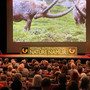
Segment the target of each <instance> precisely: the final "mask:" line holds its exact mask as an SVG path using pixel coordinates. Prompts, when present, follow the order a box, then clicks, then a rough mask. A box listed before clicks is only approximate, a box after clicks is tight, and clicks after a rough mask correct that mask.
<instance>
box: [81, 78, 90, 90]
mask: <svg viewBox="0 0 90 90" xmlns="http://www.w3.org/2000/svg"><path fill="white" fill-rule="evenodd" d="M89 83H90V80H89V78H88V77H87V76H84V77H83V78H82V79H81V85H80V87H81V88H82V89H87V88H88V86H89Z"/></svg>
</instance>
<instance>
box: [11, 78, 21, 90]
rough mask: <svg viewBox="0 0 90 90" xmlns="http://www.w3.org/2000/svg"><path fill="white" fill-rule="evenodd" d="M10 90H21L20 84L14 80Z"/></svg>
mask: <svg viewBox="0 0 90 90" xmlns="http://www.w3.org/2000/svg"><path fill="white" fill-rule="evenodd" d="M11 89H12V90H22V83H21V82H20V81H19V80H14V81H13V83H12V84H11Z"/></svg>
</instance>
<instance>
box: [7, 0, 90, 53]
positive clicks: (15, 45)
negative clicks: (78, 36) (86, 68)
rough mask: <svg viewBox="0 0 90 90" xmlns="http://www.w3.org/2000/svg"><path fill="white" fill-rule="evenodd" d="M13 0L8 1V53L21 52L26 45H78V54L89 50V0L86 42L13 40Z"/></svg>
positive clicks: (89, 3) (88, 3)
mask: <svg viewBox="0 0 90 90" xmlns="http://www.w3.org/2000/svg"><path fill="white" fill-rule="evenodd" d="M12 1H13V0H8V1H7V53H20V49H21V48H22V47H23V46H26V47H77V53H78V54H85V53H86V52H87V50H88V44H89V43H90V35H89V33H90V30H89V28H90V25H89V23H90V20H89V19H88V18H89V14H90V12H89V5H90V2H89V0H87V5H86V6H87V11H86V14H87V16H86V42H13V20H12V19H13V15H12Z"/></svg>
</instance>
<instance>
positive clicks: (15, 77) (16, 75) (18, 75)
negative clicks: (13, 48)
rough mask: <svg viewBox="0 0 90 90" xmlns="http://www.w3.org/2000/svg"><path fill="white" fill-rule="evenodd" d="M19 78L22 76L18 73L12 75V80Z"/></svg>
mask: <svg viewBox="0 0 90 90" xmlns="http://www.w3.org/2000/svg"><path fill="white" fill-rule="evenodd" d="M21 78H22V75H21V74H20V73H16V74H15V75H14V80H21Z"/></svg>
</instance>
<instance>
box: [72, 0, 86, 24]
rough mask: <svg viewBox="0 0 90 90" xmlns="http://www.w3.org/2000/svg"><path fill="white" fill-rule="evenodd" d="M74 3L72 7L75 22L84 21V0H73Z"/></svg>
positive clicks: (80, 22)
mask: <svg viewBox="0 0 90 90" xmlns="http://www.w3.org/2000/svg"><path fill="white" fill-rule="evenodd" d="M73 3H74V4H75V6H74V8H73V16H74V20H75V23H76V24H84V23H86V0H77V1H76V2H75V1H74V0H73Z"/></svg>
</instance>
